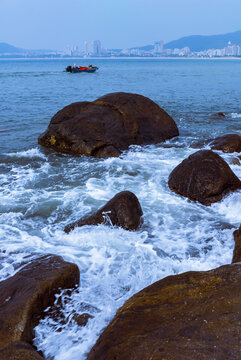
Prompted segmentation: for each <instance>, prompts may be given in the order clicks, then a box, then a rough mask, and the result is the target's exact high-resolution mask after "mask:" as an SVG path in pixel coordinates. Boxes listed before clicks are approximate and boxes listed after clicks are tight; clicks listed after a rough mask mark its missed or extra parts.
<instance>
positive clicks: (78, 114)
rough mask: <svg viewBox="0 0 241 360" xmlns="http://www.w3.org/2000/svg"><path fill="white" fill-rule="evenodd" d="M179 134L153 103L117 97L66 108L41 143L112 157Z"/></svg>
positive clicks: (124, 95) (134, 97) (137, 97)
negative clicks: (132, 146)
mask: <svg viewBox="0 0 241 360" xmlns="http://www.w3.org/2000/svg"><path fill="white" fill-rule="evenodd" d="M178 134H179V133H178V129H177V126H176V124H175V122H174V120H173V119H172V118H171V117H170V116H169V115H168V114H167V113H166V112H165V111H164V110H163V109H161V108H160V107H159V106H158V105H157V104H156V103H154V102H153V101H152V100H150V99H148V98H146V97H144V96H142V95H137V94H129V93H113V94H107V95H105V96H103V97H101V98H99V99H97V100H95V101H93V102H87V101H84V102H77V103H73V104H71V105H68V106H66V107H65V108H63V109H62V110H60V111H59V112H57V114H55V115H54V116H53V118H52V119H51V122H50V124H49V126H48V129H47V131H45V133H43V134H42V135H40V136H39V139H38V141H39V144H41V145H44V146H47V147H50V148H52V149H54V150H56V151H59V152H63V153H68V154H73V155H81V154H84V155H87V156H94V157H111V156H119V155H120V154H121V151H122V150H126V149H128V147H129V146H130V145H142V144H153V143H159V142H161V141H164V140H166V139H171V138H172V137H174V136H177V135H178Z"/></svg>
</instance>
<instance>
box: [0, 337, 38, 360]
mask: <svg viewBox="0 0 241 360" xmlns="http://www.w3.org/2000/svg"><path fill="white" fill-rule="evenodd" d="M0 359H1V360H44V358H43V357H42V356H40V355H39V353H38V352H37V351H36V350H35V349H34V348H33V347H32V346H31V345H30V344H28V343H26V342H23V341H16V342H13V343H11V344H10V345H8V346H7V347H5V348H4V349H2V350H0Z"/></svg>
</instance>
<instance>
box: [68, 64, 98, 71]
mask: <svg viewBox="0 0 241 360" xmlns="http://www.w3.org/2000/svg"><path fill="white" fill-rule="evenodd" d="M98 69H99V68H98V67H97V66H92V65H89V66H76V65H74V66H71V65H69V66H67V68H66V69H65V71H66V72H70V73H81V72H87V73H93V72H95V71H96V70H98Z"/></svg>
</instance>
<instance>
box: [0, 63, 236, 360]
mask: <svg viewBox="0 0 241 360" xmlns="http://www.w3.org/2000/svg"><path fill="white" fill-rule="evenodd" d="M91 61H92V64H93V65H96V66H98V67H99V68H100V69H99V71H98V72H96V73H94V74H85V73H82V74H69V73H65V72H63V69H64V68H65V67H66V66H67V65H73V61H71V60H1V61H0V139H1V141H0V279H1V280H2V279H6V278H8V277H9V276H11V275H13V274H14V273H15V272H16V271H17V270H18V269H19V268H20V267H21V266H23V265H22V264H23V262H26V261H27V260H29V259H33V258H35V257H38V256H39V255H40V254H48V253H52V254H58V255H61V256H63V258H64V259H65V260H67V261H71V262H74V263H76V264H77V265H78V266H79V269H80V286H79V288H78V289H77V290H76V291H75V292H74V293H73V295H72V297H71V299H70V300H69V301H67V298H66V297H65V295H63V297H62V302H63V306H64V309H63V316H65V318H66V319H67V322H66V324H65V325H62V324H61V323H60V321H58V319H50V318H48V317H46V318H45V319H44V320H42V321H41V322H40V324H39V325H38V326H37V328H36V329H35V330H36V332H35V333H36V338H35V345H36V346H37V347H38V348H39V349H41V350H42V351H43V352H44V355H45V357H46V359H54V360H77V359H78V360H82V359H85V358H86V354H87V353H88V351H89V350H90V348H91V347H92V346H93V345H94V343H95V341H96V340H97V338H98V336H99V334H100V332H101V331H102V330H103V328H104V327H105V326H106V325H107V324H108V323H109V322H110V320H111V319H112V318H113V316H114V314H115V312H116V310H117V309H118V308H119V307H120V306H121V305H122V304H123V303H124V302H125V300H126V299H128V298H129V297H130V296H132V295H133V294H134V293H136V292H137V291H139V290H141V289H142V288H144V287H145V286H147V285H149V284H151V283H153V282H154V281H156V280H159V279H161V278H163V277H165V276H167V275H171V274H178V273H181V272H184V271H188V270H208V269H212V268H215V267H218V266H220V265H222V264H226V263H230V262H231V258H232V251H233V247H234V242H233V236H232V233H233V230H234V229H235V228H237V227H238V226H239V225H240V223H241V212H240V203H241V192H240V191H237V192H235V193H233V194H231V195H228V196H227V197H225V198H224V199H223V200H222V201H220V202H218V203H216V204H213V205H212V206H210V207H205V206H203V205H201V204H198V203H194V202H190V201H189V200H187V199H186V198H183V197H181V196H178V195H176V194H174V193H173V192H171V191H170V190H169V188H168V185H167V181H168V176H169V174H170V172H171V171H172V169H173V168H174V167H175V166H176V165H178V164H179V163H180V162H181V161H182V160H183V159H184V158H186V157H187V156H189V155H190V154H191V153H193V152H195V151H197V149H195V150H194V149H192V148H190V144H191V143H192V142H194V141H196V140H200V139H207V138H211V137H216V136H219V135H224V134H227V133H237V134H239V135H241V83H240V78H241V60H168V59H167V60H158V59H153V60H151V59H150V60H146V59H143V60H141V59H140V60H135V59H128V60H125V59H122V60H115V59H108V60H104V59H103V60H100V59H98V60H91ZM75 62H77V60H75ZM79 65H88V60H84V61H79ZM117 91H126V92H133V93H139V94H142V95H145V96H147V97H149V98H151V99H152V100H153V101H155V102H156V103H158V104H159V105H160V106H161V107H162V108H164V109H165V110H166V111H167V112H168V113H169V114H170V115H171V116H172V117H173V118H174V120H175V121H176V123H177V125H178V128H179V131H180V136H179V137H177V138H174V139H172V140H170V141H167V142H165V143H164V144H158V145H153V146H145V147H141V146H133V147H131V148H130V149H129V150H128V151H126V152H124V153H123V155H122V156H121V157H120V158H109V159H91V158H87V157H85V156H81V157H73V156H70V155H62V154H58V153H55V152H54V151H52V150H49V149H46V148H43V147H41V146H39V145H38V143H37V138H38V135H39V134H41V133H42V132H44V131H45V130H46V128H47V126H48V124H49V121H50V119H51V117H52V116H53V115H54V114H55V112H57V111H58V110H60V109H61V108H62V107H64V106H65V105H67V104H70V103H72V102H75V101H82V100H94V99H96V98H98V97H100V96H102V95H104V94H106V93H110V92H117ZM220 111H221V112H224V113H225V114H226V117H212V116H211V115H212V114H214V113H217V112H220ZM218 153H219V154H220V155H221V156H222V157H223V158H224V159H225V160H226V161H227V162H228V164H229V165H230V166H231V168H232V170H233V171H234V172H235V174H236V175H237V176H238V177H239V178H241V166H238V165H233V164H232V159H233V157H234V156H235V155H237V154H224V153H221V152H218ZM122 190H130V191H133V192H134V193H135V194H136V195H137V197H138V198H139V201H140V203H141V206H142V208H143V212H144V225H143V227H142V228H141V229H140V230H139V231H137V232H130V231H125V230H123V229H121V228H117V227H109V226H106V225H100V226H85V227H82V228H79V229H75V230H74V231H73V232H71V233H70V234H68V235H67V234H65V233H64V232H63V228H64V226H65V225H66V224H68V223H69V222H72V221H74V220H77V219H79V218H80V217H81V216H83V215H85V214H86V213H87V212H89V211H95V210H97V209H98V208H99V207H100V206H102V205H103V204H104V203H105V202H107V201H108V200H109V199H110V198H111V197H113V196H114V195H115V194H116V193H117V192H119V191H122ZM74 311H77V312H78V313H83V312H88V313H90V314H91V315H92V316H93V319H90V320H89V322H88V324H87V326H86V327H79V326H78V325H77V324H76V323H74V322H73V321H71V318H72V316H73V313H74Z"/></svg>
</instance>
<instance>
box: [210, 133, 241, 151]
mask: <svg viewBox="0 0 241 360" xmlns="http://www.w3.org/2000/svg"><path fill="white" fill-rule="evenodd" d="M210 147H211V149H213V150H222V151H223V152H227V153H233V152H240V151H241V136H239V135H237V134H228V135H224V136H220V137H218V138H216V139H213V140H211V142H210Z"/></svg>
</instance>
